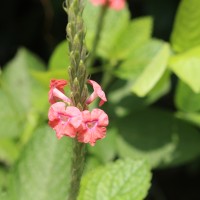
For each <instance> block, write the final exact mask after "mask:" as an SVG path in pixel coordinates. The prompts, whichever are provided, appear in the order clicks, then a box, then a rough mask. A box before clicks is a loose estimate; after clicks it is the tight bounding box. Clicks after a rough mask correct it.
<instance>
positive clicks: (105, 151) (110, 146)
mask: <svg viewBox="0 0 200 200" xmlns="http://www.w3.org/2000/svg"><path fill="white" fill-rule="evenodd" d="M116 131H117V130H116V129H115V128H109V129H108V130H107V134H106V137H105V138H104V139H103V140H101V141H98V142H97V143H96V145H95V147H91V146H88V151H89V152H90V153H91V154H92V155H95V156H96V157H97V158H99V160H101V161H102V162H103V163H106V162H108V161H112V160H113V159H114V157H115V156H116Z"/></svg>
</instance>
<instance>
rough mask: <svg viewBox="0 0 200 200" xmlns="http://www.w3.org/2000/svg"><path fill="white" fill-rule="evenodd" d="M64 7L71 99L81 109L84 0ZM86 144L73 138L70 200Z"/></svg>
mask: <svg viewBox="0 0 200 200" xmlns="http://www.w3.org/2000/svg"><path fill="white" fill-rule="evenodd" d="M65 6H66V7H64V9H65V11H66V12H67V14H68V24H67V27H66V32H67V39H68V42H69V56H70V66H69V67H68V73H69V84H70V89H71V95H70V99H71V100H72V105H73V106H75V107H77V108H79V109H80V111H83V110H85V109H87V104H86V99H87V97H88V89H87V86H86V82H87V71H86V66H85V62H86V57H87V50H86V46H85V27H84V23H83V18H82V13H83V8H84V1H83V0H66V1H65ZM84 159H85V144H84V143H79V142H78V141H77V140H73V155H72V167H71V184H70V188H69V196H68V200H76V199H77V196H78V192H79V188H80V181H81V176H82V173H83V168H84Z"/></svg>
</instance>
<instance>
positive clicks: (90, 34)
mask: <svg viewBox="0 0 200 200" xmlns="http://www.w3.org/2000/svg"><path fill="white" fill-rule="evenodd" d="M101 8H102V7H101V6H94V5H93V4H92V3H91V1H89V0H87V2H86V6H85V9H84V13H83V17H84V22H85V26H86V30H87V34H86V44H87V47H88V49H89V50H91V48H92V44H93V42H94V37H95V34H96V31H97V24H98V18H99V16H100V12H101ZM129 15H130V14H129V12H128V8H127V7H126V8H124V9H122V10H120V11H118V12H116V11H115V10H113V9H109V8H108V9H107V11H106V15H105V17H104V19H103V20H104V22H103V27H102V29H101V34H100V41H99V45H98V49H97V53H98V55H100V56H102V57H105V58H109V55H110V54H111V52H112V49H113V48H112V47H113V46H114V45H115V43H116V42H117V39H118V37H119V35H120V34H121V33H122V32H123V31H124V29H125V28H126V26H127V24H128V22H129V18H130V16H129Z"/></svg>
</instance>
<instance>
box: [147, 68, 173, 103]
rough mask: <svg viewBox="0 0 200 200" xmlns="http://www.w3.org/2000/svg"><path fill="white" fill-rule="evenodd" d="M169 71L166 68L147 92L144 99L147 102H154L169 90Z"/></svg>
mask: <svg viewBox="0 0 200 200" xmlns="http://www.w3.org/2000/svg"><path fill="white" fill-rule="evenodd" d="M170 75H171V73H170V71H169V70H166V71H165V73H164V74H163V76H162V77H161V78H160V80H159V81H158V82H157V83H156V85H155V86H154V87H153V89H152V90H151V91H150V92H149V93H148V95H147V97H146V101H147V102H148V103H154V102H155V101H156V100H158V99H159V98H160V97H162V96H163V95H165V94H166V93H167V92H169V90H170V86H171V83H170Z"/></svg>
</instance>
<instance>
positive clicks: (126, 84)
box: [105, 79, 147, 118]
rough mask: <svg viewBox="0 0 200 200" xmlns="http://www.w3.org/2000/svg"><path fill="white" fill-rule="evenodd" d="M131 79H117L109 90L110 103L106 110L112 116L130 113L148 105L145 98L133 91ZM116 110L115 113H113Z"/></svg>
mask: <svg viewBox="0 0 200 200" xmlns="http://www.w3.org/2000/svg"><path fill="white" fill-rule="evenodd" d="M131 86H132V82H131V81H124V80H119V79H118V80H117V81H115V82H114V83H113V84H112V85H111V86H110V87H109V91H108V99H109V101H108V103H107V104H106V105H105V108H106V112H107V113H109V116H111V117H112V118H114V117H116V115H117V116H118V117H120V116H125V115H128V114H129V113H130V112H133V111H138V110H141V109H143V108H144V107H146V106H147V102H146V101H145V98H140V97H138V96H136V95H135V94H133V93H132V92H131ZM113 112H114V113H113Z"/></svg>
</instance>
